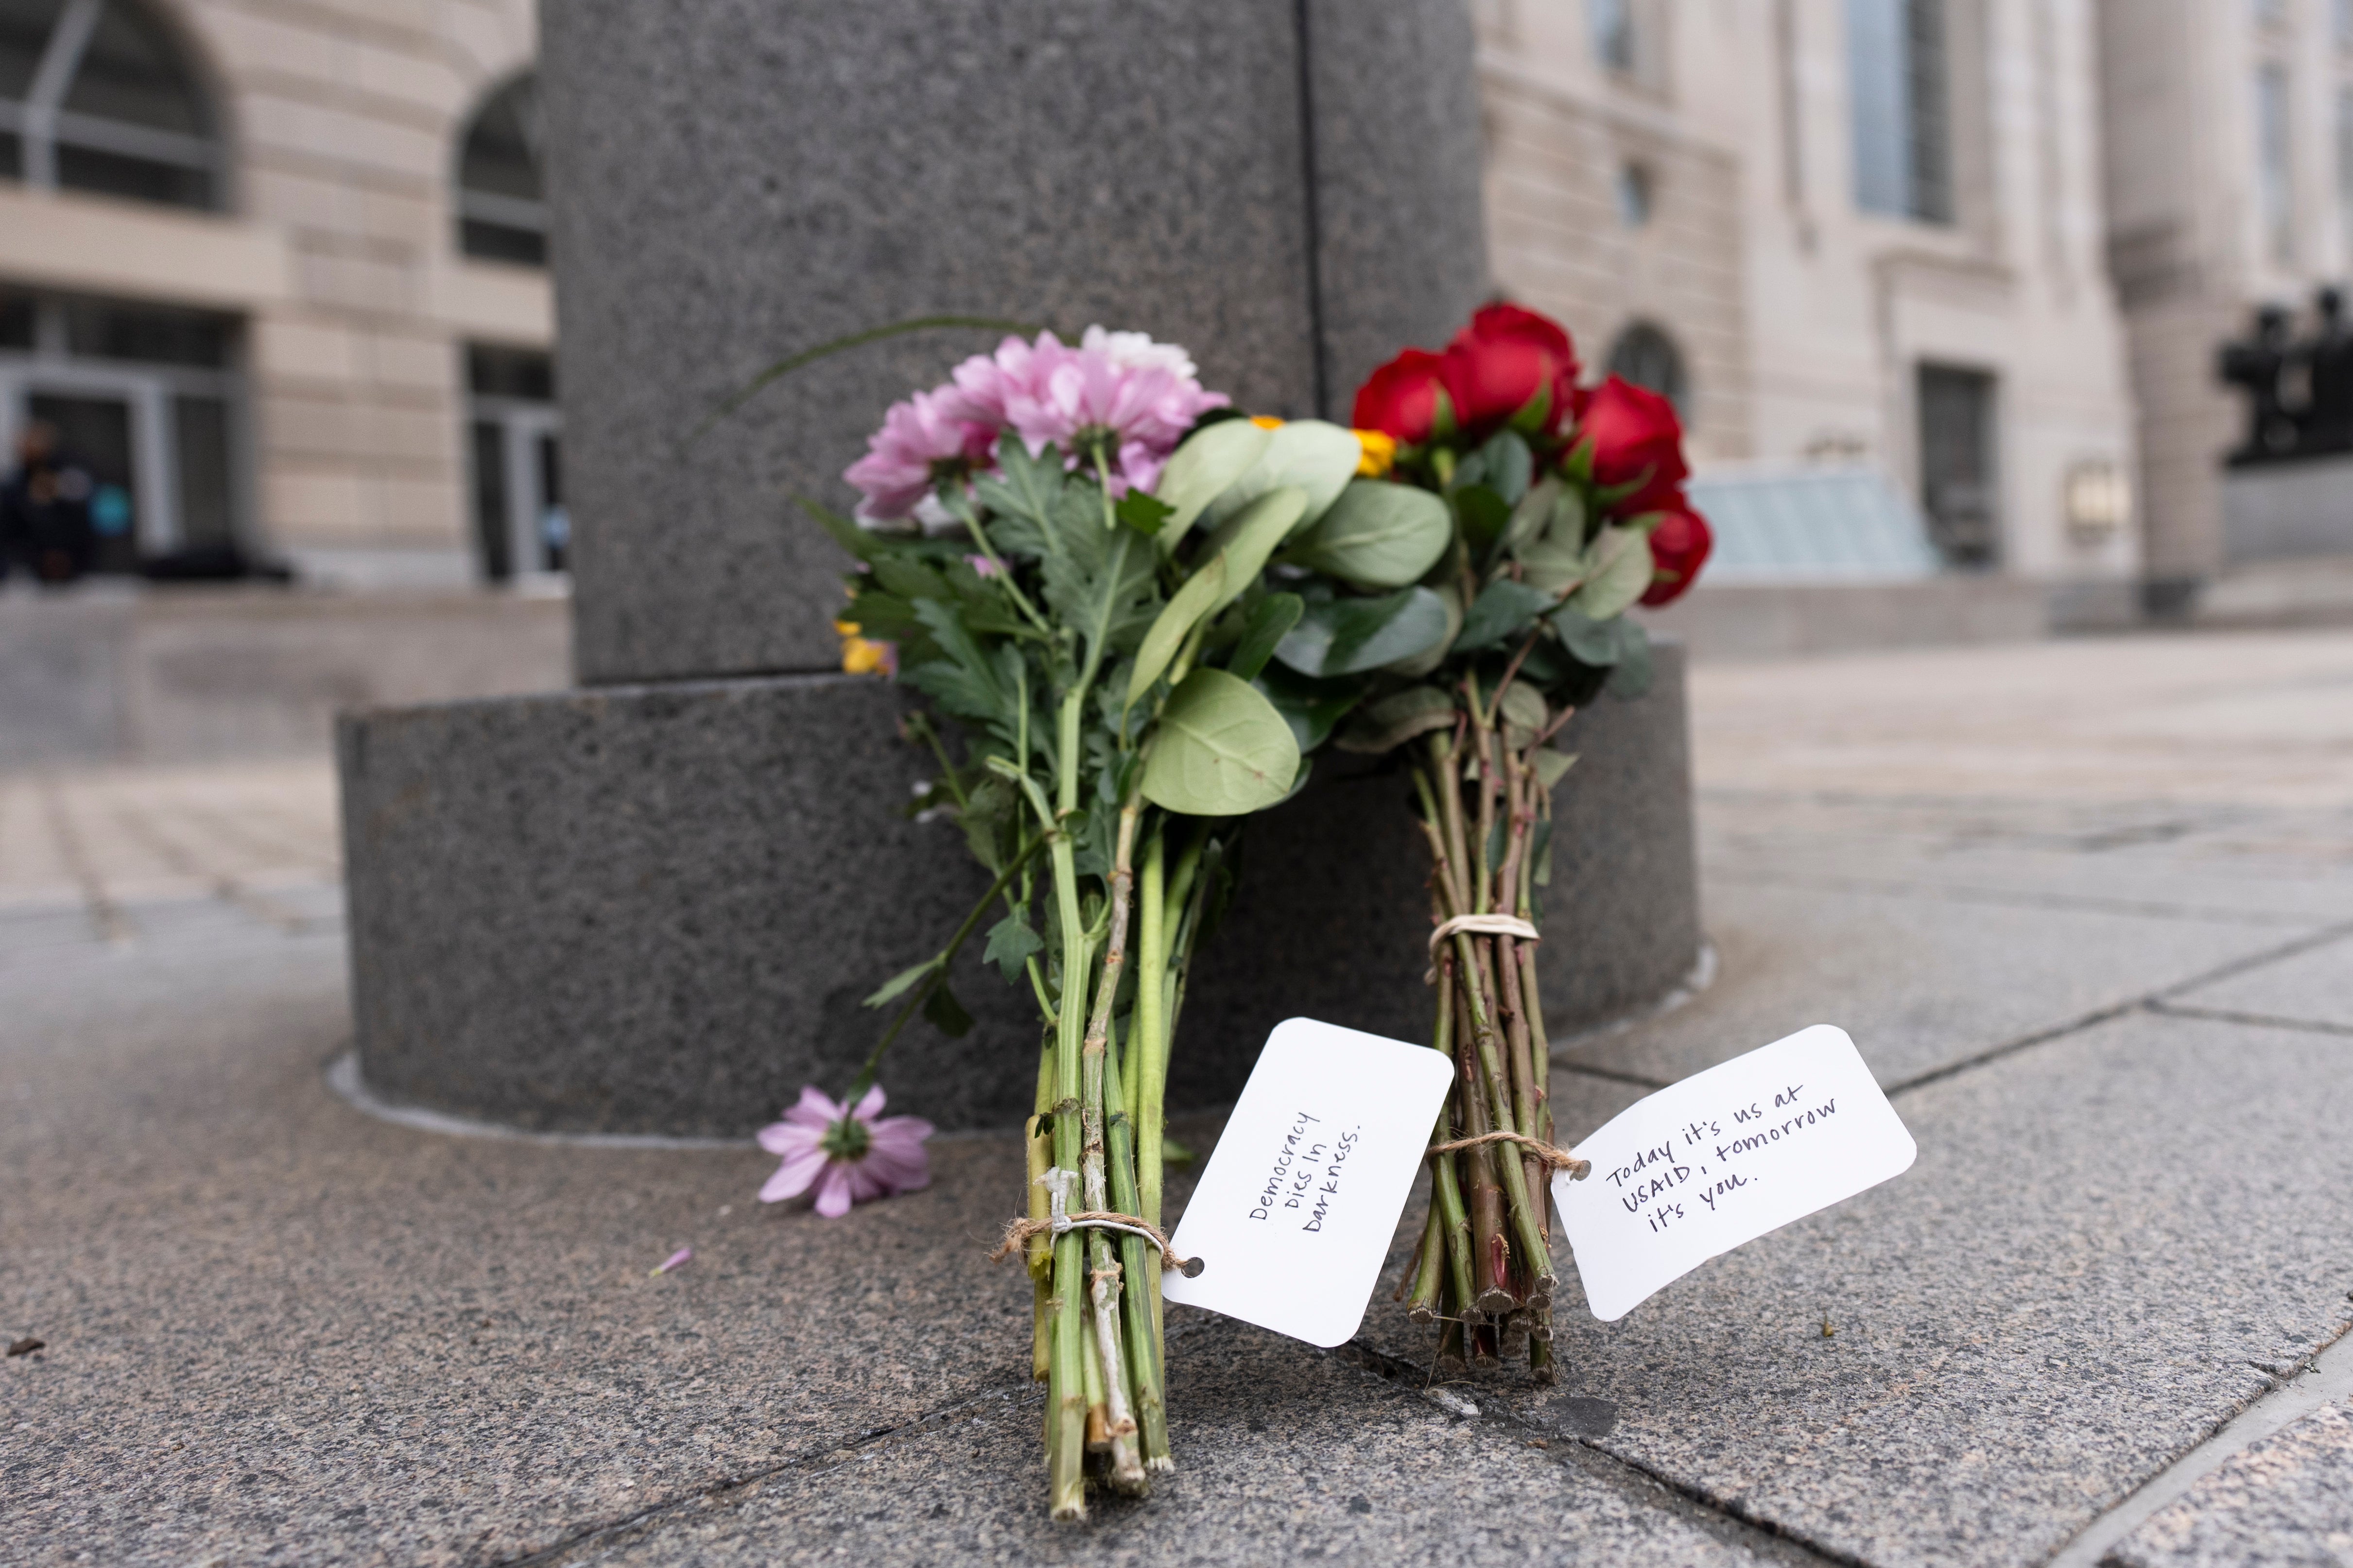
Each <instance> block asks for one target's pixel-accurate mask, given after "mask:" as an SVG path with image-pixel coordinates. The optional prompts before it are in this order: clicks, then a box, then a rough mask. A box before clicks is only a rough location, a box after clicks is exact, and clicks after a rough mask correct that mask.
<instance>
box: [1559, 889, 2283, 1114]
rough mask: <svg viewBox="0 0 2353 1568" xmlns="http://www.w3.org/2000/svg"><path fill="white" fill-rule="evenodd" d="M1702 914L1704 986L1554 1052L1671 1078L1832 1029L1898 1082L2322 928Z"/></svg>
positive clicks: (2114, 917) (1763, 904)
mask: <svg viewBox="0 0 2353 1568" xmlns="http://www.w3.org/2000/svg"><path fill="white" fill-rule="evenodd" d="M1703 912H1704V918H1705V921H1706V923H1707V930H1708V934H1709V937H1710V939H1711V940H1712V941H1713V942H1714V943H1715V952H1716V958H1717V970H1716V974H1715V979H1714V981H1713V983H1712V984H1709V986H1708V987H1707V989H1705V990H1704V991H1703V992H1701V993H1700V994H1698V995H1697V996H1696V997H1695V998H1694V999H1693V1000H1692V1001H1691V1002H1690V1003H1689V1004H1688V1005H1684V1006H1683V1007H1680V1008H1678V1009H1676V1010H1675V1011H1673V1012H1671V1013H1668V1014H1666V1015H1664V1016H1660V1017H1657V1018H1654V1019H1651V1020H1650V1021H1648V1022H1645V1023H1643V1024H1642V1025H1641V1026H1637V1027H1634V1028H1630V1029H1623V1030H1620V1031H1617V1032H1614V1033H1609V1034H1603V1035H1599V1036H1591V1037H1586V1038H1584V1039H1581V1040H1570V1041H1567V1042H1564V1043H1562V1044H1560V1045H1557V1046H1556V1047H1555V1054H1556V1059H1558V1060H1561V1061H1563V1062H1568V1063H1573V1064H1576V1065H1578V1066H1582V1067H1591V1068H1602V1069H1605V1070H1609V1071H1614V1072H1620V1073H1625V1074H1629V1075H1631V1076H1634V1077H1637V1078H1641V1079H1645V1080H1647V1081H1650V1082H1652V1083H1660V1084H1664V1083H1672V1082H1673V1081H1674V1080H1676V1079H1682V1078H1686V1077H1688V1076H1690V1075H1691V1074H1693V1073H1694V1072H1697V1071H1699V1070H1700V1069H1702V1068H1708V1067H1713V1066H1715V1064H1716V1063H1717V1062H1720V1061H1725V1060H1728V1059H1730V1058H1733V1057H1736V1056H1739V1055H1740V1054H1741V1053H1743V1052H1745V1051H1750V1050H1754V1049H1756V1048H1757V1047H1758V1046H1762V1045H1766V1044H1767V1043H1769V1042H1771V1041H1774V1040H1778V1039H1779V1038H1781V1037H1783V1036H1785V1035H1788V1034H1793V1033H1795V1032H1796V1031H1797V1030H1799V1029H1801V1028H1804V1027H1805V1026H1808V1025H1810V1024H1836V1025H1838V1026H1840V1027H1841V1028H1843V1029H1845V1030H1846V1031H1847V1032H1848V1033H1849V1034H1850V1035H1852V1036H1853V1037H1854V1042H1855V1045H1856V1047H1857V1048H1859V1049H1860V1050H1861V1051H1862V1056H1863V1059H1864V1060H1865V1061H1866V1062H1868V1063H1870V1064H1871V1068H1872V1071H1873V1072H1874V1073H1875V1074H1877V1075H1878V1078H1879V1080H1880V1083H1881V1084H1882V1085H1883V1086H1884V1087H1887V1088H1894V1087H1895V1086H1896V1085H1899V1084H1903V1083H1906V1082H1909V1081H1911V1080H1913V1079H1917V1078H1919V1077H1921V1076H1922V1075H1924V1074H1927V1073H1933V1072H1936V1071H1938V1070H1939V1069H1941V1068H1949V1067H1952V1066H1953V1065H1955V1064H1956V1063H1960V1062H1966V1061H1971V1060H1974V1059H1976V1058H1978V1057H1981V1056H1983V1055H1985V1054H1986V1053H1988V1052H1989V1051H1993V1050H1996V1049H1999V1048H2000V1047H2004V1046H2006V1045H2009V1044H2011V1043H2013V1042H2015V1041H2018V1040H2021V1039H2023V1038H2027V1037H2031V1036H2034V1035H2037V1034H2040V1033H2042V1032H2044V1031H2047V1030H2051V1029H2056V1028H2060V1027H2063V1026H2067V1025H2070V1024H2073V1023H2075V1022H2078V1021H2080V1020H2082V1019H2084V1018H2085V1017H2088V1016H2093V1015H2094V1014H2097V1013H2100V1012H2102V1011H2104V1010H2105V1009H2109V1008H2114V1007H2118V1006H2122V1005H2126V1004H2129V1003H2132V1002H2134V1001H2137V1000H2138V999H2140V998H2143V997H2146V996H2149V995H2153V994H2156V993H2158V992H2159V991H2161V990H2163V989H2165V988H2166V987H2168V986H2172V985H2178V984H2182V983H2184V982H2186V981H2190V980H2193V979H2196V978H2199V977H2200V976H2202V975H2206V974H2210V973H2213V972H2215V971H2216V970H2217V969H2219V968H2221V966H2223V965H2224V964H2227V963H2234V962H2240V961H2243V960H2246V959H2249V958H2253V957H2257V956H2260V955H2263V954H2265V953H2268V952H2275V951H2278V950H2280V949H2282V948H2284V947H2286V946H2287V945H2289V944H2290V943H2292V942H2296V941H2298V940H2301V939H2304V938H2306V937H2308V936H2309V935H2311V934H2312V933H2313V932H2315V931H2319V930H2324V929H2326V928H2325V927H2322V926H2320V925H2318V924H2316V923H2305V924H2295V925H2284V926H2270V925H2250V924H2247V923H2244V922H2242V921H2236V920H2232V919H2227V918H2224V919H2204V918H2189V917H2183V916H2158V915H2154V914H2133V913H2125V912H2120V911H2118V910H2107V909H2090V908H2084V907H2080V906H2072V905H2049V904H2038V903H2032V902H2025V901H2021V902H2016V903H2008V904H2003V905H1999V906H1995V905H1987V904H1981V903H1973V902H1968V901H1964V900H1954V899H1948V898H1937V897H1925V896H1918V895H1915V894H1910V893H1903V892H1883V891H1874V890H1864V889H1844V890H1841V889H1826V888H1818V887H1802V886H1799V887H1783V886H1778V885H1775V884H1770V883H1764V882H1740V881H1727V880H1721V879H1710V880H1709V882H1708V883H1707V886H1706V889H1705V897H1704V903H1703ZM1570 940H1572V941H1573V940H1574V933H1570Z"/></svg>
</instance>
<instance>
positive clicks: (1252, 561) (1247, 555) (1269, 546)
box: [1201, 485, 1309, 608]
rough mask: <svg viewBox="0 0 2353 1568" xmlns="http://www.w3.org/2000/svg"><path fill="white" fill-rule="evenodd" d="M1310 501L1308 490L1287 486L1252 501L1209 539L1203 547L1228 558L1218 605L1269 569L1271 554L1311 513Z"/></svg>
mask: <svg viewBox="0 0 2353 1568" xmlns="http://www.w3.org/2000/svg"><path fill="white" fill-rule="evenodd" d="M1308 504H1309V497H1308V494H1307V492H1306V491H1305V490H1304V489H1301V488H1300V487H1299V486H1297V485H1284V486H1282V487H1281V488H1280V489H1271V490H1269V491H1267V492H1266V494H1264V495H1262V496H1261V497H1259V498H1258V499H1257V500H1254V501H1251V502H1250V504H1249V505H1248V506H1246V507H1244V508H1242V509H1241V510H1240V511H1238V512H1236V513H1234V515H1233V516H1231V517H1229V518H1228V519H1227V520H1226V521H1224V522H1222V523H1220V524H1219V527H1218V531H1217V532H1215V533H1213V534H1211V535H1209V538H1208V542H1207V543H1205V544H1203V545H1202V546H1201V549H1202V551H1203V552H1204V553H1208V552H1219V553H1222V554H1223V555H1224V556H1225V557H1226V559H1227V569H1226V586H1225V590H1224V592H1223V593H1221V594H1220V595H1219V596H1218V602H1217V603H1218V605H1229V604H1231V603H1232V602H1233V601H1234V600H1236V599H1239V598H1240V597H1241V596H1242V593H1243V591H1244V590H1245V589H1247V588H1248V587H1249V586H1250V584H1252V583H1254V582H1256V581H1257V580H1258V574H1260V573H1261V572H1263V571H1265V570H1266V561H1267V557H1268V556H1270V555H1272V554H1273V553H1274V549H1275V546H1276V545H1278V544H1281V543H1282V542H1283V540H1284V539H1285V538H1286V537H1287V536H1288V535H1289V534H1290V533H1291V531H1292V530H1293V529H1294V528H1296V527H1298V526H1299V520H1300V519H1301V518H1303V517H1304V516H1305V515H1306V514H1307V507H1308ZM1212 607H1213V608H1215V607H1217V606H1212Z"/></svg>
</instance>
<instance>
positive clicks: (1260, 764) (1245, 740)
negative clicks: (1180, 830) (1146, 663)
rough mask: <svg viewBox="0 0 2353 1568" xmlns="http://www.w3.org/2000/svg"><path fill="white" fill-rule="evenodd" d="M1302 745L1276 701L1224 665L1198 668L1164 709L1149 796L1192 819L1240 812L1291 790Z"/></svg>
mask: <svg viewBox="0 0 2353 1568" xmlns="http://www.w3.org/2000/svg"><path fill="white" fill-rule="evenodd" d="M1298 772H1299V742H1297V741H1296V740H1295V739H1293V736H1292V733H1291V726H1290V725H1289V724H1287V723H1285V722H1284V721H1283V718H1282V714H1280V713H1278V712H1276V711H1275V709H1274V704H1273V703H1271V702H1269V701H1268V700H1266V698H1265V696H1264V695H1263V694H1262V693H1261V692H1258V691H1255V690H1253V689H1251V688H1250V684H1249V683H1248V682H1247V681H1243V680H1239V679H1235V678H1234V677H1233V676H1231V675H1229V674H1227V673H1226V672H1225V671H1224V670H1222V669H1197V670H1195V671H1193V673H1192V674H1190V675H1188V676H1187V677H1186V678H1185V679H1183V680H1182V681H1180V682H1179V683H1178V684H1177V687H1176V690H1175V691H1173V692H1171V693H1169V696H1168V706H1167V707H1166V709H1164V710H1162V711H1161V715H1160V728H1159V731H1158V733H1157V734H1156V735H1155V737H1154V740H1153V745H1152V755H1151V759H1150V760H1149V761H1148V762H1146V763H1145V767H1144V796H1145V799H1146V800H1149V801H1151V802H1152V803H1153V804H1154V805H1158V806H1161V807H1163V808H1164V809H1166V810H1169V811H1174V812H1180V813H1183V814H1184V815H1186V816H1243V815H1244V814H1246V813H1249V812H1253V811H1261V810H1263V809H1265V808H1266V807H1267V806H1270V805H1274V804H1275V803H1277V802H1278V801H1280V800H1282V797H1283V796H1284V795H1288V794H1289V793H1290V792H1291V781H1292V779H1293V776H1294V775H1296V774H1297V773H1298Z"/></svg>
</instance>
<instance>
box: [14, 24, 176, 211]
mask: <svg viewBox="0 0 2353 1568" xmlns="http://www.w3.org/2000/svg"><path fill="white" fill-rule="evenodd" d="M220 174H221V169H220V142H219V136H218V131H217V127H216V122H215V120H214V117H213V113H212V107H211V105H210V104H209V103H208V102H207V101H206V95H205V93H204V91H203V89H201V88H200V87H199V86H198V85H197V83H196V79H195V73H194V72H193V71H191V70H190V69H189V68H188V65H187V62H186V61H185V59H184V58H182V52H181V49H180V47H179V45H178V43H177V42H176V40H174V37H172V35H171V33H170V32H168V31H167V30H166V29H165V28H164V26H163V25H162V24H161V23H160V22H158V21H157V20H156V18H155V17H154V16H153V15H151V14H150V13H149V12H148V10H147V8H146V7H145V6H144V5H141V4H140V3H139V0H0V176H6V177H8V178H12V179H18V180H22V181H24V182H25V183H26V184H28V185H37V186H41V187H43V188H46V189H51V190H58V189H62V190H69V191H94V192H97V193H98V194H100V195H109V196H126V197H129V198H131V199H132V200H134V201H147V202H164V203H167V204H169V205H173V206H183V207H213V206H217V205H220V195H221V178H220Z"/></svg>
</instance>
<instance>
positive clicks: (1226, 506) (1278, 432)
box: [1169, 419, 1365, 526]
mask: <svg viewBox="0 0 2353 1568" xmlns="http://www.w3.org/2000/svg"><path fill="white" fill-rule="evenodd" d="M1177 451H1178V452H1179V453H1182V452H1183V451H1184V448H1183V447H1178V448H1177ZM1364 457H1365V444H1364V443H1363V442H1362V441H1359V440H1357V439H1356V432H1355V431H1353V430H1349V429H1346V428H1345V427H1343V426H1338V425H1332V424H1327V423H1326V422H1325V421H1324V420H1321V419H1293V420H1292V421H1291V422H1290V423H1289V424H1287V425H1284V426H1280V427H1279V428H1277V429H1275V430H1272V431H1271V432H1269V433H1268V439H1267V443H1266V449H1265V450H1264V451H1263V452H1262V453H1261V454H1260V456H1259V459H1258V461H1257V462H1255V463H1253V464H1251V465H1250V469H1249V471H1248V472H1246V473H1244V474H1243V475H1242V476H1241V478H1240V479H1237V480H1235V481H1234V483H1233V484H1232V485H1231V486H1230V487H1229V488H1228V489H1226V491H1225V492H1224V493H1223V494H1222V495H1220V496H1219V497H1218V498H1217V500H1215V501H1213V502H1211V503H1210V505H1209V508H1208V511H1207V512H1206V513H1205V514H1204V519H1203V520H1204V521H1206V522H1208V523H1209V524H1211V525H1212V526H1214V525H1216V524H1218V523H1221V522H1223V521H1226V519H1228V518H1229V517H1231V516H1233V515H1234V514H1235V513H1236V512H1238V511H1240V510H1242V508H1244V507H1246V506H1248V505H1250V502H1252V501H1254V500H1258V498H1259V497H1261V496H1262V495H1265V494H1266V493H1267V492H1269V491H1270V490H1278V489H1283V488H1284V487H1285V486H1292V487H1295V488H1297V489H1303V490H1304V491H1306V492H1307V510H1305V512H1304V513H1303V514H1302V516H1301V519H1300V521H1302V522H1303V523H1305V522H1312V521H1314V520H1315V519H1317V518H1319V517H1321V516H1323V515H1324V509H1325V508H1326V507H1328V506H1330V505H1331V504H1332V503H1333V502H1334V501H1335V500H1337V499H1339V495H1340V491H1341V490H1342V489H1344V488H1345V487H1346V485H1347V483H1348V481H1349V480H1350V479H1353V478H1355V477H1356V465H1357V464H1358V463H1360V462H1362V461H1364ZM1169 461H1171V462H1174V461H1176V459H1175V458H1170V459H1169Z"/></svg>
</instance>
